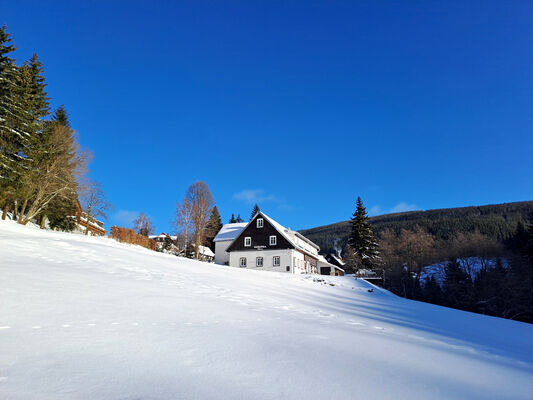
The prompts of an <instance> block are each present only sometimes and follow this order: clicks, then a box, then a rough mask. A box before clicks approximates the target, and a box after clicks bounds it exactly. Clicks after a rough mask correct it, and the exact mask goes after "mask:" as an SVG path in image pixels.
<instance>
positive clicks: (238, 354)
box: [0, 221, 533, 399]
mask: <svg viewBox="0 0 533 400" xmlns="http://www.w3.org/2000/svg"><path fill="white" fill-rule="evenodd" d="M0 256H1V257H0V260H1V261H0V276H1V277H2V279H1V291H0V296H1V297H0V304H1V312H0V392H1V393H2V397H3V398H11V399H34V398H53V399H72V398H93V399H111V398H112V399H117V398H120V399H133V398H143V399H144V398H150V399H171V398H196V399H220V398H233V399H251V398H253V399H279V398H284V399H301V398H305V399H325V398H336V399H354V398H380V399H387V398H394V399H414V398H432V399H459V398H468V399H486V398H492V399H513V398H514V399H526V398H530V395H531V392H532V391H533V343H532V342H531V337H532V336H533V325H529V324H525V323H520V322H515V321H508V320H503V319H499V318H492V317H486V316H481V315H477V314H471V313H466V312H462V311H457V310H452V309H446V308H443V307H438V306H433V305H430V304H424V303H419V302H414V301H409V300H405V299H402V298H399V297H396V296H394V295H392V294H390V293H389V292H386V291H383V290H380V289H378V288H373V289H374V291H373V292H369V291H368V289H372V286H371V285H370V284H368V283H366V282H364V281H362V280H357V281H355V280H352V279H350V278H347V277H331V278H330V277H328V278H327V284H325V282H319V281H316V277H314V278H313V277H311V276H303V275H300V276H294V275H288V274H281V273H268V272H258V271H249V270H241V269H232V268H229V267H224V266H218V265H213V264H206V263H202V262H196V261H192V260H186V259H182V258H177V257H175V256H171V255H165V254H160V253H156V252H153V251H149V250H146V249H143V248H140V247H136V246H128V245H124V244H120V243H117V242H115V241H113V240H111V239H107V238H92V237H85V236H81V235H74V234H67V233H59V232H50V231H41V230H39V229H35V228H31V227H22V226H19V225H16V224H14V223H13V222H11V221H0Z"/></svg>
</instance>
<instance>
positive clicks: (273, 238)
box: [270, 235, 278, 246]
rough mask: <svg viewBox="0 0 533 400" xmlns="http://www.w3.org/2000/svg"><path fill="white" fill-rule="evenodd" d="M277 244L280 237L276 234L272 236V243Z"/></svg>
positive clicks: (272, 244)
mask: <svg viewBox="0 0 533 400" xmlns="http://www.w3.org/2000/svg"><path fill="white" fill-rule="evenodd" d="M276 244H278V237H277V236H276V235H272V236H270V245H271V246H275V245H276Z"/></svg>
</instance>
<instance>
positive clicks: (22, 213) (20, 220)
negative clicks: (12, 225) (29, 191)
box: [17, 199, 28, 225]
mask: <svg viewBox="0 0 533 400" xmlns="http://www.w3.org/2000/svg"><path fill="white" fill-rule="evenodd" d="M27 205H28V199H26V200H24V203H23V204H22V209H21V210H20V214H19V218H18V221H17V222H18V223H19V224H23V221H22V219H23V218H24V212H25V211H26V206H27ZM27 223H28V222H27V221H26V223H24V224H23V225H26V224H27Z"/></svg>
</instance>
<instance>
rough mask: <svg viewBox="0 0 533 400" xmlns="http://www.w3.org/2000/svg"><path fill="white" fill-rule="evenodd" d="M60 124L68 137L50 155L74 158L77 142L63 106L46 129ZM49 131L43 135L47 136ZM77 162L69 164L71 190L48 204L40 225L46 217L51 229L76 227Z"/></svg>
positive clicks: (70, 229)
mask: <svg viewBox="0 0 533 400" xmlns="http://www.w3.org/2000/svg"><path fill="white" fill-rule="evenodd" d="M58 126H61V127H64V128H65V129H66V132H65V134H66V135H68V136H69V137H68V138H66V146H65V147H64V148H61V149H59V150H60V151H59V152H58V151H56V152H55V154H53V155H52V156H54V157H59V156H67V157H68V158H69V159H70V160H74V159H76V157H77V156H76V149H77V143H76V142H75V139H74V131H73V130H72V128H71V125H70V121H69V119H68V114H67V112H66V110H65V107H64V106H62V105H61V106H60V107H59V108H58V109H57V110H56V111H55V113H54V115H53V116H52V120H51V121H49V122H48V123H47V127H46V129H47V130H48V131H49V132H51V130H52V129H55V128H56V127H58ZM50 134H51V133H48V134H46V135H45V136H47V137H49V135H50ZM77 166H78V164H74V163H71V164H70V168H69V169H70V177H69V179H70V180H71V181H72V182H73V190H71V191H65V192H64V193H62V194H61V195H60V196H57V197H55V198H54V199H53V200H52V201H51V202H50V203H49V204H48V206H47V207H46V208H45V209H44V210H43V215H42V224H41V227H44V226H45V223H46V219H48V220H49V222H50V227H51V228H52V229H58V230H62V231H72V230H74V228H75V227H76V223H75V221H74V218H72V216H73V215H74V214H75V213H76V203H77V201H78V195H77V185H76V184H75V182H76V179H75V169H76V167H77Z"/></svg>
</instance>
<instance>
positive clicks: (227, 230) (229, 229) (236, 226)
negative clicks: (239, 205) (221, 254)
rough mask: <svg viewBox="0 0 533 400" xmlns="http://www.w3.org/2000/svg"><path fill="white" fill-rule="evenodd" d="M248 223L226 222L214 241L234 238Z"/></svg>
mask: <svg viewBox="0 0 533 400" xmlns="http://www.w3.org/2000/svg"><path fill="white" fill-rule="evenodd" d="M246 225H248V223H247V222H237V223H233V224H224V225H223V226H222V228H221V229H220V231H219V232H218V234H217V235H216V236H215V238H214V239H213V241H214V242H222V241H224V240H234V239H235V238H236V237H237V236H239V234H240V233H241V232H242V230H243V229H244V228H245V227H246Z"/></svg>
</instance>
